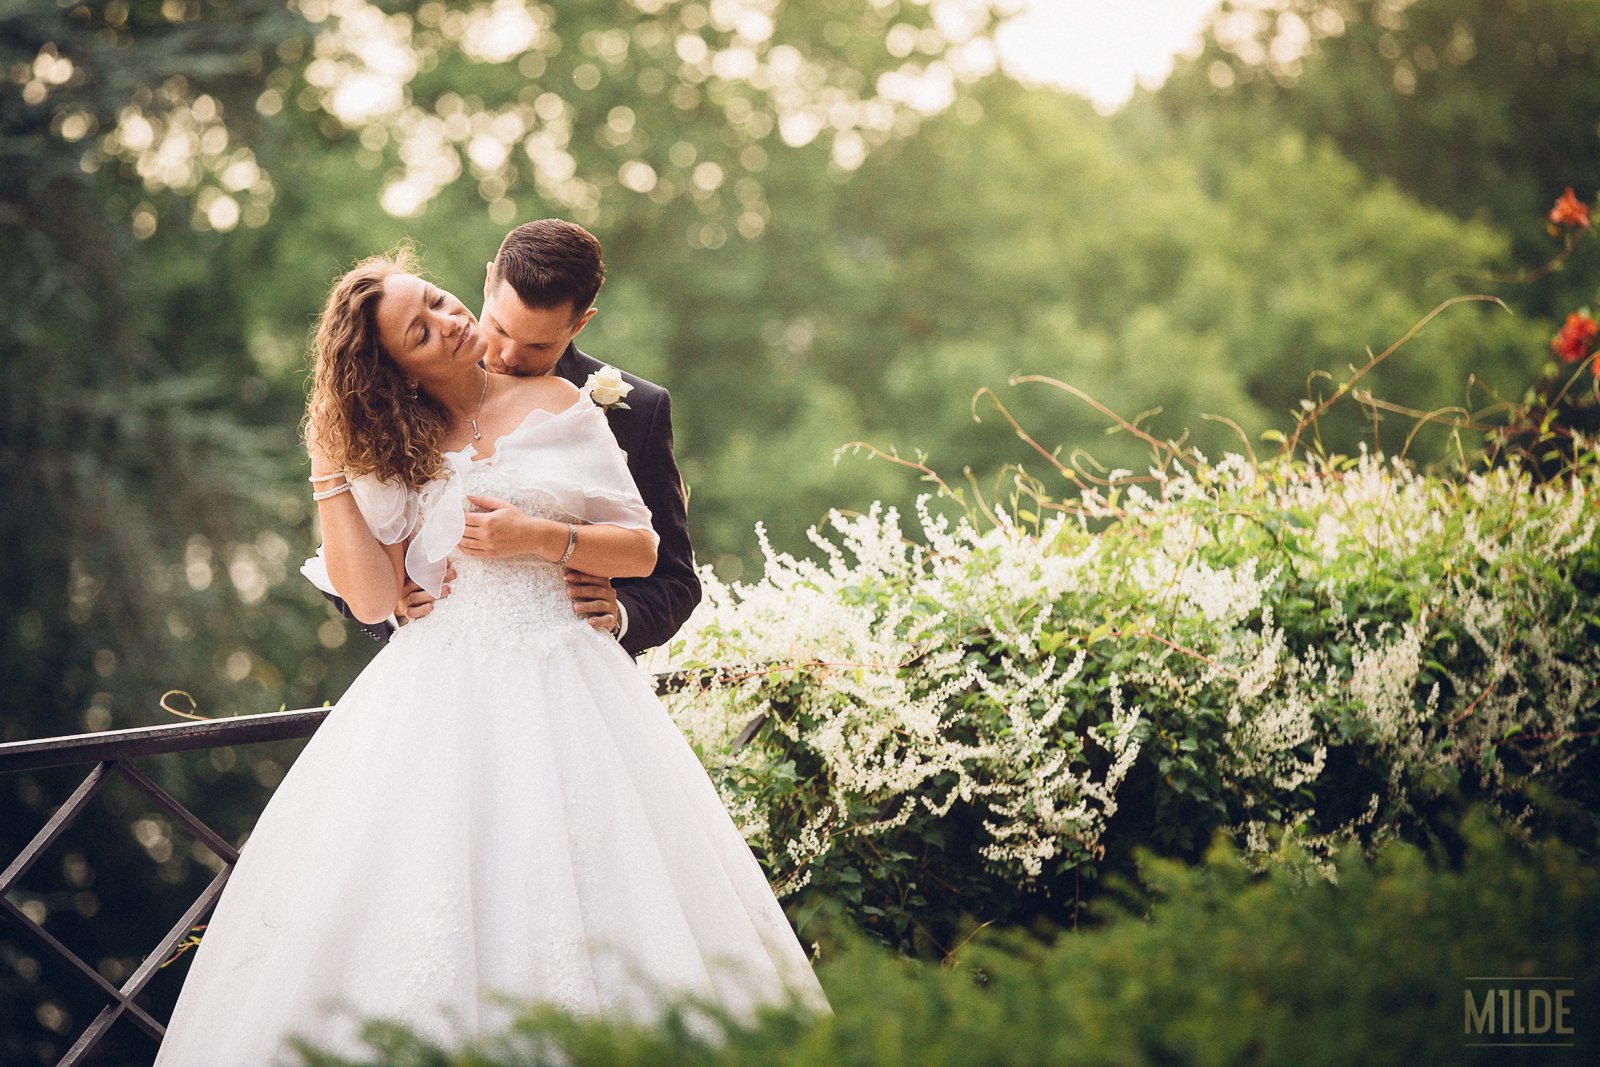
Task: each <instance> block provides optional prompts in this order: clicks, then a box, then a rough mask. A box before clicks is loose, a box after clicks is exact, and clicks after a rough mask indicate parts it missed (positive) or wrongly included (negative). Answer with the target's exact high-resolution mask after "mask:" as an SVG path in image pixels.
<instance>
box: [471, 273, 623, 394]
mask: <svg viewBox="0 0 1600 1067" xmlns="http://www.w3.org/2000/svg"><path fill="white" fill-rule="evenodd" d="M593 315H594V308H588V309H587V310H585V311H584V313H583V314H582V315H579V314H577V313H576V312H575V311H574V310H573V307H572V304H571V303H566V304H562V305H561V306H559V307H553V308H531V307H529V306H528V305H526V304H524V303H523V302H522V298H521V297H519V296H518V295H517V291H516V290H515V289H513V288H512V287H511V283H510V282H506V281H502V282H500V283H498V284H496V283H495V282H494V280H493V276H492V271H491V277H490V279H489V281H488V283H487V284H486V285H485V286H484V291H483V314H482V315H480V316H479V318H478V321H479V323H480V325H481V326H482V327H483V339H484V342H485V344H486V345H487V347H488V351H487V353H486V354H485V355H484V366H486V367H488V368H489V370H490V371H492V372H493V373H495V374H514V375H517V376H519V377H526V376H533V375H540V374H549V373H550V372H551V371H553V370H554V369H555V366H556V362H557V361H558V360H560V358H561V353H563V352H565V351H566V350H567V345H568V344H569V343H570V342H571V341H572V339H573V338H574V337H576V336H578V334H579V333H580V332H581V331H582V330H583V328H584V326H586V325H588V322H589V319H590V318H591V317H592V316H593Z"/></svg>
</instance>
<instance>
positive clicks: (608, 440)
mask: <svg viewBox="0 0 1600 1067" xmlns="http://www.w3.org/2000/svg"><path fill="white" fill-rule="evenodd" d="M445 460H446V462H447V464H448V473H446V474H444V475H442V476H441V477H439V478H436V479H434V480H433V481H431V482H429V483H428V484H427V485H425V486H423V487H422V488H421V489H420V490H413V489H409V488H407V487H405V486H402V485H397V484H395V483H391V482H385V481H382V480H380V479H377V478H374V477H360V478H356V479H353V482H352V485H353V489H352V493H353V495H354V496H355V498H356V503H357V505H358V506H359V507H360V509H361V514H362V517H363V518H365V519H366V521H367V526H368V528H369V529H371V530H372V532H373V535H374V536H375V537H377V538H378V540H379V541H381V542H383V543H384V544H395V543H398V542H400V541H408V542H409V543H408V545H407V548H406V571H407V573H408V574H409V575H410V577H411V578H412V580H413V581H415V582H416V583H417V584H418V585H420V586H422V587H423V588H424V589H427V590H429V591H430V592H432V593H434V594H435V595H438V593H439V591H440V587H441V586H442V585H443V582H444V574H445V570H446V568H447V566H448V565H449V564H451V563H454V565H455V569H456V578H455V580H454V581H453V582H451V586H450V590H451V591H450V595H449V596H448V597H444V598H442V599H441V600H439V602H438V603H437V604H436V605H435V607H434V610H433V611H432V612H431V613H430V614H429V615H427V616H425V617H424V618H423V619H420V620H418V622H417V623H413V624H411V626H408V627H406V629H411V628H412V627H415V626H418V625H420V624H422V623H430V624H431V627H430V628H433V627H438V626H443V625H450V626H452V627H453V626H461V627H463V628H464V630H466V631H470V632H475V633H478V634H482V635H484V636H485V637H487V636H489V635H491V634H493V633H496V632H504V631H507V630H517V631H522V630H524V629H531V630H532V631H541V630H545V629H548V628H550V627H552V626H568V625H573V624H576V625H583V624H582V622H581V621H580V620H578V619H577V617H576V616H575V615H574V614H573V612H572V609H571V607H570V606H569V602H568V599H567V595H566V579H565V577H564V572H563V569H562V568H560V567H558V566H556V565H555V564H553V563H550V562H548V561H545V560H542V559H537V558H534V557H531V556H520V557H508V558H503V559H475V558H473V557H470V556H467V555H464V554H462V553H461V552H460V550H459V549H458V547H457V546H458V545H459V543H460V541H461V535H462V532H463V530H464V529H465V522H464V517H465V514H466V512H467V511H471V510H475V509H474V508H473V506H472V505H471V503H470V502H469V501H468V500H467V498H468V497H469V496H489V497H494V498H497V499H500V500H504V501H506V502H507V503H510V504H512V505H514V506H516V507H517V508H520V509H521V510H523V511H525V512H527V513H528V514H531V515H536V516H539V517H540V518H547V519H554V520H557V521H561V522H580V523H613V524H616V525H619V526H625V527H629V528H631V529H645V530H650V529H651V526H650V509H649V508H647V507H646V506H645V504H644V501H643V500H641V499H640V497H639V490H638V487H637V486H636V485H635V484H634V481H633V477H632V475H630V474H629V472H628V465H627V456H626V454H625V453H624V452H623V451H622V449H621V448H620V447H619V446H618V445H617V442H616V438H615V437H613V436H612V435H611V430H610V427H609V426H608V425H607V424H606V418H605V413H604V412H603V411H601V409H600V408H598V407H596V406H595V405H594V403H593V401H591V400H590V399H589V395H588V393H587V392H582V393H581V394H580V396H579V398H578V399H577V400H576V401H574V402H573V404H572V405H571V406H570V407H568V408H566V409H565V410H562V411H559V412H551V411H544V410H534V411H532V412H530V413H529V414H528V415H527V417H526V418H524V419H523V421H522V422H521V423H520V424H519V425H518V426H517V427H516V428H515V429H513V430H511V431H510V432H508V433H506V434H504V435H503V436H502V437H501V438H500V439H499V441H498V442H496V445H495V448H494V451H493V452H492V453H491V454H489V455H487V456H479V455H478V451H477V449H476V448H475V447H474V446H473V445H470V444H469V445H467V446H466V447H465V448H463V449H461V450H459V451H456V452H448V453H446V454H445ZM652 533H653V531H652ZM301 572H302V573H303V574H305V576H306V577H307V578H308V579H310V580H311V582H312V584H314V585H316V586H317V587H318V588H319V589H322V590H323V591H324V592H328V593H333V594H334V595H337V590H335V589H334V588H333V586H332V583H331V582H330V581H329V579H328V574H327V568H326V566H325V565H324V564H323V561H322V549H321V548H319V549H318V550H317V555H316V556H313V557H312V558H311V559H308V560H307V561H306V563H305V565H304V566H303V567H302V568H301Z"/></svg>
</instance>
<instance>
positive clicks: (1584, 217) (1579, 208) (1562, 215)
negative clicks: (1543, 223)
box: [1550, 185, 1589, 230]
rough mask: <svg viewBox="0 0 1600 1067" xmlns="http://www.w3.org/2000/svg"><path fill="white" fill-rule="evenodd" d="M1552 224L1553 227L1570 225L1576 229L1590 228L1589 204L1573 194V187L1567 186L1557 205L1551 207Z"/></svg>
mask: <svg viewBox="0 0 1600 1067" xmlns="http://www.w3.org/2000/svg"><path fill="white" fill-rule="evenodd" d="M1550 225H1551V227H1552V229H1554V228H1555V227H1558V226H1566V227H1570V228H1571V229H1574V230H1587V229H1588V228H1589V205H1588V204H1585V203H1584V202H1583V201H1582V200H1579V199H1578V198H1577V197H1576V196H1574V195H1573V192H1572V187H1571V186H1570V185H1569V186H1567V191H1566V192H1564V193H1562V194H1561V198H1560V199H1559V200H1557V201H1556V203H1555V206H1554V207H1552V208H1551V209H1550Z"/></svg>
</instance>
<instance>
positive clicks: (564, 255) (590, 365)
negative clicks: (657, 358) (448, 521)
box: [329, 219, 700, 656]
mask: <svg viewBox="0 0 1600 1067" xmlns="http://www.w3.org/2000/svg"><path fill="white" fill-rule="evenodd" d="M604 280H605V264H604V263H603V262H602V261H601V258H600V242H599V241H598V240H596V239H595V237H594V235H593V234H591V233H590V232H589V231H588V230H585V229H584V228H583V227H582V226H579V225H576V224H575V223H571V222H564V221H562V220H560V219H541V220H540V221H538V222H528V223H524V224H523V225H521V226H518V227H517V228H516V229H514V230H512V231H511V232H510V233H509V234H507V235H506V239H505V240H504V241H502V242H501V244H500V251H499V252H498V253H497V254H496V255H495V258H494V262H492V263H490V264H489V265H488V275H487V277H486V278H485V279H484V285H483V314H482V315H480V316H479V319H478V321H479V325H480V327H481V329H482V331H483V338H484V340H485V341H486V342H487V344H488V352H487V353H486V355H485V356H484V366H486V367H487V368H488V369H489V371H490V372H491V373H495V374H514V375H519V376H520V375H538V374H558V375H560V376H561V377H563V378H565V379H567V381H569V382H572V383H573V384H574V385H578V386H582V385H583V384H584V382H585V381H587V380H588V378H589V376H590V375H591V374H595V373H597V372H598V371H600V369H601V368H602V367H604V366H605V364H603V363H601V362H600V361H599V360H597V359H595V358H594V357H592V356H590V355H588V354H586V353H584V352H580V351H579V350H578V347H577V345H575V344H574V343H573V339H574V338H575V337H577V336H578V334H579V333H580V332H581V331H582V330H583V328H584V327H585V326H586V325H588V323H589V320H590V319H591V318H593V317H594V313H595V308H594V306H593V305H594V298H595V295H596V294H597V293H599V291H600V284H601V282H603V281H604ZM622 380H623V381H624V382H626V383H627V384H628V385H629V386H631V387H632V388H631V389H630V390H628V391H627V392H626V399H625V400H623V401H622V402H621V403H620V404H615V405H612V406H609V407H608V408H607V409H606V421H607V422H608V423H609V424H610V427H611V432H612V434H613V435H615V436H616V439H617V444H619V445H620V446H621V447H622V450H623V451H624V452H626V453H627V456H628V472H629V473H630V474H632V475H633V480H634V482H635V483H636V484H637V485H638V487H639V495H640V496H641V497H642V498H643V499H644V503H645V506H647V507H648V508H649V509H650V517H651V523H652V524H653V525H654V526H655V530H656V533H657V534H658V535H659V536H660V538H661V543H660V545H659V546H658V548H657V550H656V567H655V570H654V571H652V572H651V573H650V575H649V576H648V577H646V578H618V579H616V580H615V581H612V580H610V579H607V578H601V577H597V576H595V575H592V574H584V573H582V572H581V571H573V570H569V571H568V572H567V595H568V596H569V597H570V598H571V600H572V609H573V611H574V612H575V613H576V614H577V615H578V616H580V617H581V618H584V619H586V620H587V621H588V622H589V624H590V625H591V626H594V627H595V628H596V629H598V630H601V631H604V632H607V633H611V634H614V635H615V636H616V638H617V639H618V640H619V641H621V642H622V647H623V648H625V649H626V650H627V651H628V653H629V654H630V655H635V656H637V655H638V654H639V653H641V652H643V651H644V650H645V649H648V648H653V647H655V646H656V645H660V644H665V643H666V642H667V641H668V640H670V639H671V638H672V635H673V634H675V633H677V632H678V629H679V628H680V627H681V626H682V625H683V624H684V622H685V620H687V619H688V618H689V613H690V612H692V611H693V610H694V608H695V605H696V604H698V603H699V602H700V580H699V579H698V578H697V577H696V576H695V573H694V552H693V550H692V549H691V548H690V545H689V528H688V515H687V500H686V497H685V495H684V488H683V479H682V477H681V476H680V475H679V473H678V464H677V462H676V460H674V459H673V456H672V403H671V398H670V396H669V395H668V394H667V391H666V390H665V389H663V388H661V386H659V385H655V384H653V383H651V382H647V381H645V380H644V379H643V378H640V377H637V376H635V375H632V374H628V373H626V372H624V373H623V374H622ZM447 578H448V576H447ZM448 594H449V585H448V584H446V586H445V595H448ZM329 599H330V600H332V601H333V602H334V604H335V605H336V606H337V607H338V608H339V610H340V611H341V612H343V613H344V614H346V615H349V612H348V611H347V610H346V609H345V606H344V603H343V601H341V600H339V599H338V598H337V597H332V596H330V597H329ZM433 599H434V598H433V597H432V596H430V595H429V594H428V593H427V592H426V591H425V590H423V589H421V588H420V587H419V586H417V584H416V583H414V582H408V583H407V584H406V587H405V590H404V591H403V592H402V593H401V595H400V602H399V604H397V605H396V606H395V614H396V615H397V616H398V617H400V618H402V619H407V620H409V619H417V618H421V617H422V616H424V615H426V614H427V613H428V612H430V611H432V610H433ZM362 629H364V630H366V631H367V633H369V634H371V635H372V636H373V637H374V638H376V639H378V640H380V641H386V640H388V638H389V635H390V634H392V633H393V632H394V626H393V625H392V624H391V623H388V622H382V623H377V624H374V625H370V626H369V625H363V626H362Z"/></svg>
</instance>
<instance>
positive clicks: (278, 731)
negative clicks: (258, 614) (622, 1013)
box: [0, 671, 765, 1067]
mask: <svg viewBox="0 0 1600 1067" xmlns="http://www.w3.org/2000/svg"><path fill="white" fill-rule="evenodd" d="M720 673H722V672H720V671H713V672H677V671H674V672H670V673H663V674H657V675H656V676H655V688H656V692H658V693H661V694H665V693H668V692H673V691H678V690H682V689H685V688H688V687H690V686H695V685H697V684H699V685H703V684H705V682H706V681H707V680H708V679H709V678H710V677H712V676H714V675H717V674H720ZM332 710H333V709H332V708H305V709H301V710H297V711H275V712H265V713H262V714H257V715H237V716H232V717H229V718H224V719H209V720H205V721H201V722H181V723H169V724H163V725H160V726H141V727H134V728H131V729H125V730H106V731H102V732H99V733H90V734H73V735H69V736H65V737H48V738H41V739H39V740H32V741H10V742H6V743H3V744H0V775H4V774H11V773H16V772H20V771H33V770H42V769H45V768H51V767H68V766H74V765H81V764H85V763H93V764H94V768H93V769H92V770H91V771H90V772H89V775H88V777H86V778H85V779H84V780H83V782H82V784H80V785H79V786H78V788H77V789H76V790H74V791H73V793H72V795H71V796H70V797H68V798H67V799H66V800H65V801H64V802H62V804H61V806H60V807H58V808H57V809H56V810H55V812H54V814H52V815H51V816H50V818H49V820H48V821H47V822H46V823H45V825H44V827H43V828H42V829H40V830H39V832H38V833H37V834H35V835H34V837H33V839H32V840H31V841H29V842H28V844H27V845H26V846H25V847H24V848H23V850H22V852H21V853H20V854H19V855H18V856H17V857H16V858H15V859H13V860H12V861H11V862H10V863H9V864H8V865H7V866H6V868H5V870H4V871H3V872H0V916H3V917H4V918H5V919H9V920H10V921H11V922H12V923H14V924H15V925H16V926H18V927H20V928H21V929H22V931H23V932H24V933H25V934H26V935H27V937H28V938H29V939H30V940H31V941H33V942H34V943H35V944H37V945H38V946H39V947H40V948H41V949H42V950H43V951H44V952H45V953H46V954H47V955H48V956H50V957H52V958H54V959H55V960H57V961H58V962H60V963H62V964H64V965H65V966H66V967H67V968H68V969H69V970H71V971H72V972H73V973H76V974H77V975H79V976H80V977H81V978H82V979H83V981H84V982H86V983H88V984H89V985H90V986H91V987H93V988H94V989H96V990H98V991H99V992H100V994H101V995H102V996H103V997H104V998H105V999H106V1000H107V1001H108V1003H107V1004H106V1006H105V1007H104V1008H102V1009H101V1010H100V1012H99V1014H97V1015H96V1016H95V1017H94V1018H93V1019H92V1020H91V1021H90V1023H89V1025H88V1027H87V1028H85V1029H84V1030H83V1032H82V1033H80V1034H79V1035H78V1037H77V1039H76V1040H75V1041H74V1042H73V1043H72V1046H71V1047H70V1048H69V1049H68V1050H67V1052H66V1054H65V1055H64V1056H62V1057H61V1059H60V1060H58V1061H57V1064H56V1067H77V1065H79V1064H82V1063H83V1062H84V1061H85V1058H86V1057H87V1056H88V1055H89V1054H90V1053H91V1052H93V1051H94V1049H95V1048H96V1046H98V1045H99V1044H100V1042H101V1040H102V1039H103V1038H104V1037H105V1035H106V1033H107V1032H108V1031H109V1030H110V1029H111V1027H112V1026H113V1025H115V1024H116V1023H117V1022H118V1021H119V1020H121V1019H123V1018H126V1019H128V1021H129V1022H131V1023H132V1024H133V1025H134V1026H136V1027H138V1028H139V1029H140V1030H141V1031H143V1032H144V1033H146V1034H148V1035H149V1036H150V1037H151V1038H152V1039H154V1040H155V1042H156V1043H157V1044H159V1043H160V1041H161V1038H162V1036H163V1035H164V1034H165V1033H166V1027H165V1025H164V1024H163V1023H162V1022H161V1021H160V1020H158V1019H156V1018H154V1017H153V1016H152V1015H151V1014H150V1013H149V1012H148V1011H146V1010H145V1009H144V1008H142V1007H140V1006H139V1005H138V1004H137V1003H135V998H137V997H138V996H139V994H140V993H141V992H143V990H144V988H145V986H146V985H147V984H148V983H149V981H150V979H151V978H152V977H153V976H154V975H155V973H156V972H157V971H158V970H159V969H160V967H161V965H162V963H163V961H165V960H167V959H168V958H169V956H170V955H171V954H172V953H173V951H174V950H175V949H177V947H178V945H179V944H180V943H182V942H183V941H184V940H186V939H187V938H188V937H189V934H190V932H191V931H192V930H193V929H194V928H195V926H196V925H198V924H199V923H200V922H201V921H202V920H203V919H204V918H205V916H206V915H207V914H208V913H209V912H210V910H211V908H212V907H213V906H214V905H215V904H216V901H217V898H218V897H219V896H220V895H221V893H222V887H223V886H224V885H226V884H227V881H228V876H229V875H230V874H231V873H232V872H233V865H234V863H235V862H237V861H238V858H239V852H238V850H237V849H236V848H234V846H232V845H230V844H229V843H228V842H227V841H225V840H223V839H222V837H220V836H219V835H218V834H217V833H216V831H214V830H212V829H211V827H209V826H207V825H206V824H205V823H204V822H203V821H202V820H201V819H200V818H199V817H198V816H196V815H195V814H194V813H193V812H191V811H190V810H189V809H188V808H186V807H184V806H183V804H182V803H180V802H179V801H178V800H177V799H176V798H175V797H173V796H172V795H171V794H170V793H168V792H167V791H166V790H164V789H162V788H161V787H160V786H159V785H157V784H156V783H155V782H153V781H151V780H150V779H149V778H148V777H147V776H146V775H145V774H144V773H143V772H142V771H140V770H139V769H138V768H137V767H135V766H134V765H133V763H132V762H130V761H131V760H133V759H134V758H136V757H141V756H155V755H162V754H165V753H170V752H186V751H192V750H196V749H209V748H220V747H224V746H231V745H245V744H254V743H257V742H263V741H286V740H293V739H296V738H305V737H310V736H311V735H312V734H314V733H315V732H316V730H317V727H318V726H320V725H321V724H322V720H323V719H325V718H327V716H328V714H329V713H330V712H331V711H332ZM764 720H765V716H758V717H757V718H756V719H755V720H753V721H752V722H751V723H750V724H749V725H748V726H746V727H745V729H744V730H743V731H742V732H741V733H740V735H739V737H738V739H737V740H736V741H735V744H734V749H735V750H736V751H737V749H738V748H741V747H743V746H744V745H745V744H746V743H747V742H748V741H749V740H750V738H751V737H752V736H753V735H754V734H755V732H756V730H757V729H759V727H760V725H761V722H763V721H764ZM117 776H120V777H122V778H124V779H126V780H127V781H128V782H130V783H132V784H133V785H134V786H135V787H137V788H138V789H139V790H141V791H142V792H143V793H145V794H146V795H147V796H149V797H150V798H151V799H152V800H153V801H154V802H155V803H156V805H157V806H158V807H160V808H162V809H163V810H165V811H166V812H167V813H168V814H169V815H171V816H172V817H173V818H174V819H176V820H177V821H178V822H179V823H180V824H182V825H183V826H184V827H186V828H187V829H188V830H189V831H190V832H191V833H193V834H194V835H195V837H196V838H198V839H199V840H200V841H201V842H203V843H204V844H205V845H206V847H207V848H209V849H210V850H211V851H212V852H213V853H214V854H215V855H216V856H217V858H218V859H219V860H221V861H222V869H221V870H220V871H218V872H217V875H216V877H214V878H213V879H212V880H211V882H210V884H208V885H207V886H206V887H205V889H204V890H202V891H201V893H200V895H199V896H198V897H196V898H195V900H194V902H193V903H192V904H190V905H189V907H188V908H187V909H186V910H185V911H184V912H183V914H182V915H181V916H180V917H179V918H178V920H177V921H176V922H175V923H174V924H173V926H172V928H171V929H170V930H168V931H167V933H166V935H165V936H164V937H163V938H162V939H161V940H160V941H159V942H158V943H157V944H156V945H155V947H154V948H152V949H151V950H150V951H149V952H148V953H147V954H146V955H145V957H144V960H143V962H142V963H141V964H140V965H139V966H138V968H137V969H135V970H134V972H133V973H132V974H131V975H130V976H129V977H128V979H127V980H126V981H125V982H123V983H122V985H120V986H118V985H114V984H112V983H111V981H109V980H108V979H107V978H106V977H105V976H104V975H102V974H101V973H100V972H99V971H97V970H96V969H95V968H93V967H91V966H90V965H89V964H88V963H87V962H86V961H85V960H84V959H83V958H82V957H81V956H79V955H78V954H77V953H76V952H73V951H72V950H71V949H70V948H68V947H67V946H66V945H64V944H63V943H62V942H61V941H60V940H59V939H57V938H56V937H55V936H53V935H52V934H51V933H50V932H49V931H48V930H46V929H45V928H44V927H43V925H41V924H40V923H39V922H36V921H35V920H34V919H33V917H32V916H30V915H28V914H27V913H26V912H25V911H24V910H23V909H22V908H21V907H18V906H17V905H16V904H14V903H12V902H11V900H10V898H9V896H8V894H9V893H10V892H11V890H12V889H13V888H15V887H16V886H17V884H18V883H19V882H20V881H21V880H22V877H23V876H24V875H26V874H27V873H28V870H29V869H30V868H31V867H32V866H33V865H34V863H35V862H37V861H38V859H39V858H40V856H42V855H43V854H44V852H45V851H46V850H47V849H49V847H50V846H51V845H52V844H53V843H54V842H55V841H56V840H57V839H59V838H60V837H61V835H62V834H63V833H65V832H66V830H67V829H68V828H69V827H70V826H71V825H72V823H73V821H74V820H75V819H77V817H78V816H79V815H80V814H81V813H82V812H83V810H84V808H85V806H86V805H88V803H89V802H90V801H91V800H93V799H94V797H95V795H96V794H98V793H99V792H100V790H101V789H103V788H104V787H105V786H106V785H107V784H108V783H110V782H111V781H112V780H113V779H114V778H115V777H117Z"/></svg>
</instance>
